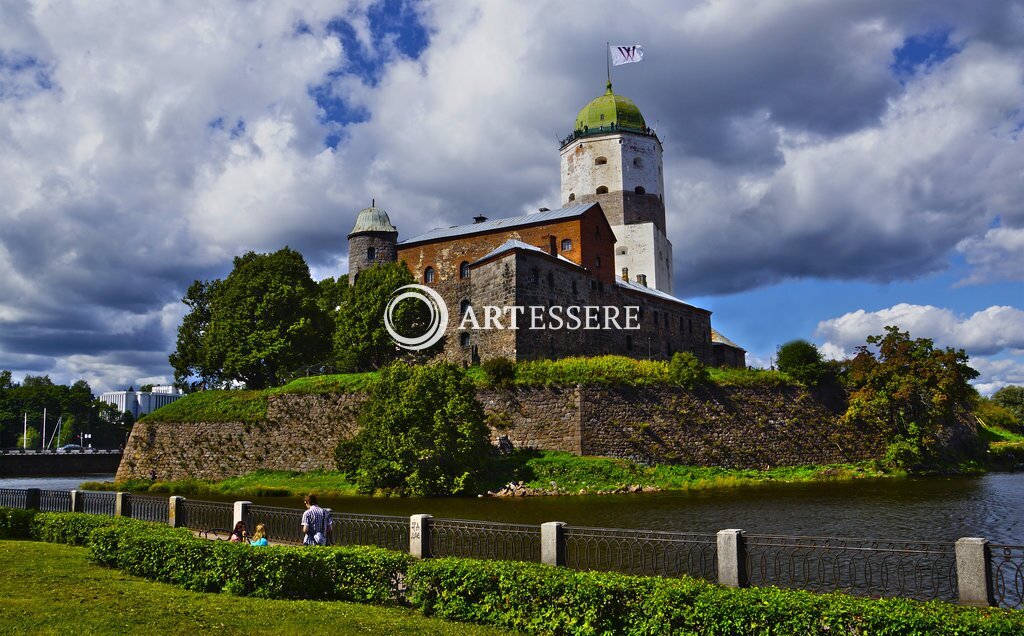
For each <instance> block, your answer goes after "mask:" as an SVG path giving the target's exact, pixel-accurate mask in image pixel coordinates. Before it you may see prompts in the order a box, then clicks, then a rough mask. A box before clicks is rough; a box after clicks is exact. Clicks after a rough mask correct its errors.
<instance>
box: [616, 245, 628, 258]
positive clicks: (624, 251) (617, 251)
mask: <svg viewBox="0 0 1024 636" xmlns="http://www.w3.org/2000/svg"><path fill="white" fill-rule="evenodd" d="M615 253H616V254H618V255H619V256H623V255H625V253H626V248H625V247H620V248H618V249H617V250H615Z"/></svg>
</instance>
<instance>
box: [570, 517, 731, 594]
mask: <svg viewBox="0 0 1024 636" xmlns="http://www.w3.org/2000/svg"><path fill="white" fill-rule="evenodd" d="M564 533H565V552H566V555H565V556H566V558H565V561H566V565H568V566H569V567H571V568H573V569H576V570H611V571H613V572H622V573H625V574H640V575H645V576H673V577H674V576H681V575H684V574H686V575H689V576H693V577H697V578H701V579H704V580H707V581H717V580H718V560H717V559H718V549H717V538H716V535H713V534H697V533H689V532H662V531H655V530H629V529H624V528H586V527H575V526H567V527H565V528H564Z"/></svg>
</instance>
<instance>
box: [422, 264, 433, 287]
mask: <svg viewBox="0 0 1024 636" xmlns="http://www.w3.org/2000/svg"><path fill="white" fill-rule="evenodd" d="M423 282H424V283H428V284H429V283H432V282H434V268H433V267H428V268H427V269H425V270H423Z"/></svg>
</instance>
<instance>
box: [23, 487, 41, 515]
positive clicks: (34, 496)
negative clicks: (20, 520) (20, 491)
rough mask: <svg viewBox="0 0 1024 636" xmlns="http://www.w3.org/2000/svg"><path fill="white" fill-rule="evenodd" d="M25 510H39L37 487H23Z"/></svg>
mask: <svg viewBox="0 0 1024 636" xmlns="http://www.w3.org/2000/svg"><path fill="white" fill-rule="evenodd" d="M25 510H39V489H38V488H26V489H25Z"/></svg>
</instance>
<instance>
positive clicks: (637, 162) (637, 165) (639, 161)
mask: <svg viewBox="0 0 1024 636" xmlns="http://www.w3.org/2000/svg"><path fill="white" fill-rule="evenodd" d="M633 167H634V168H643V167H644V160H643V159H641V158H640V157H634V158H633Z"/></svg>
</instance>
